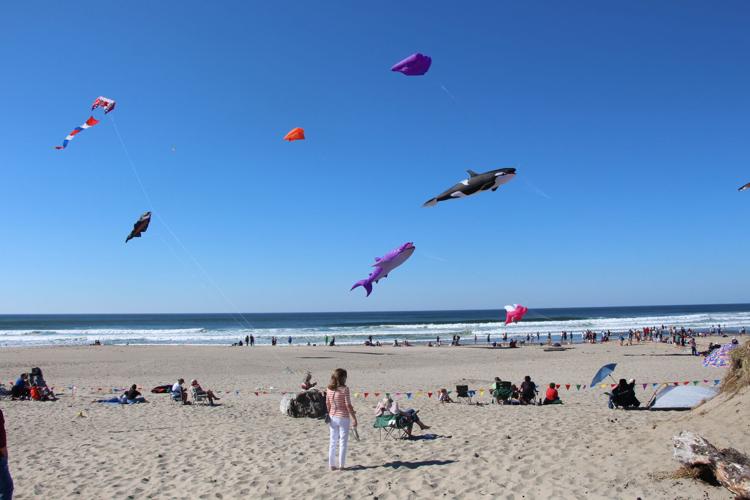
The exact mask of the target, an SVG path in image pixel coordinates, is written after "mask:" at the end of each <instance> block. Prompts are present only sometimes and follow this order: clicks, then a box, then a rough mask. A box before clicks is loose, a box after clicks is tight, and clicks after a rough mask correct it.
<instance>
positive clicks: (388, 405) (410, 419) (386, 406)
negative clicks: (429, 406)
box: [375, 396, 430, 436]
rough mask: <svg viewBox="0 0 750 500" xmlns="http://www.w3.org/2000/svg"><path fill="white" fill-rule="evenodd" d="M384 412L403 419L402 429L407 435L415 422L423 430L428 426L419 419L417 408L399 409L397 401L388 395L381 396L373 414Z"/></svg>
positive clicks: (378, 414)
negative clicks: (381, 398)
mask: <svg viewBox="0 0 750 500" xmlns="http://www.w3.org/2000/svg"><path fill="white" fill-rule="evenodd" d="M386 413H390V414H391V415H394V416H397V417H401V418H403V419H404V430H405V431H406V435H407V436H411V428H412V426H413V425H414V424H417V425H418V426H419V428H420V429H421V430H423V431H424V430H427V429H429V428H430V426H429V425H426V424H425V423H424V422H422V421H421V420H420V419H419V415H417V410H414V409H411V408H410V409H408V410H402V409H400V408H399V406H398V403H397V402H396V401H393V399H391V397H390V396H386V397H385V398H383V400H381V401H380V402H379V403H378V406H377V407H376V408H375V415H377V416H380V415H383V414H386Z"/></svg>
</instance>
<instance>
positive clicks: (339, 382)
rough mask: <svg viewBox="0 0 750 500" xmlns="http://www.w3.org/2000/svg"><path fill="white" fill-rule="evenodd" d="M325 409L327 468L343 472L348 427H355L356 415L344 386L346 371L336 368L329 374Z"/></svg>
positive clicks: (347, 441) (347, 389) (347, 390)
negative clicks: (328, 430) (328, 437)
mask: <svg viewBox="0 0 750 500" xmlns="http://www.w3.org/2000/svg"><path fill="white" fill-rule="evenodd" d="M326 408H327V409H328V418H329V422H328V428H329V429H330V439H329V442H328V467H329V468H330V469H331V470H332V471H334V470H343V469H344V466H345V463H346V448H347V446H348V443H349V425H350V424H351V426H352V427H357V413H356V412H355V411H354V407H353V406H352V401H351V398H350V396H349V388H348V387H347V386H346V370H344V369H343V368H336V369H335V370H334V371H333V373H332V374H331V381H330V382H329V383H328V390H327V391H326ZM337 443H338V452H339V453H338V464H337V461H336V444H337Z"/></svg>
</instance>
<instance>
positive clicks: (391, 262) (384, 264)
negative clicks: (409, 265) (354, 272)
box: [349, 242, 416, 297]
mask: <svg viewBox="0 0 750 500" xmlns="http://www.w3.org/2000/svg"><path fill="white" fill-rule="evenodd" d="M415 249H416V247H415V246H414V243H411V242H409V243H404V244H403V245H401V246H400V247H398V248H397V249H395V250H391V251H390V252H388V253H387V254H385V255H383V256H382V257H375V264H373V265H372V267H374V268H375V269H374V270H373V271H372V272H371V273H370V275H369V276H368V277H367V278H366V279H363V280H359V281H357V282H356V283H355V284H354V286H352V288H351V290H354V289H355V288H357V287H358V286H361V287H364V289H365V290H367V297H369V296H370V293H372V284H373V282H375V283H377V282H378V281H380V280H381V279H383V278H387V277H388V273H390V272H391V271H393V270H394V269H396V268H397V267H398V266H400V265H401V264H403V263H404V262H406V259H408V258H409V257H411V254H413V253H414V250H415ZM351 290H349V291H351Z"/></svg>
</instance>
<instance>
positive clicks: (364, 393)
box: [362, 392, 370, 399]
mask: <svg viewBox="0 0 750 500" xmlns="http://www.w3.org/2000/svg"><path fill="white" fill-rule="evenodd" d="M362 394H363V395H364V396H365V399H367V395H368V394H370V393H369V392H363V393H362Z"/></svg>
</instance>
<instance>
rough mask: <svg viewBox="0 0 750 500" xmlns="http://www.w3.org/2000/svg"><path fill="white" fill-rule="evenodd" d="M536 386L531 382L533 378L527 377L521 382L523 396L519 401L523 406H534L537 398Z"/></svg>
mask: <svg viewBox="0 0 750 500" xmlns="http://www.w3.org/2000/svg"><path fill="white" fill-rule="evenodd" d="M536 393H537V390H536V384H535V383H534V382H532V381H531V377H530V376H528V375H526V376H525V377H524V379H523V382H521V395H520V397H519V400H520V401H521V404H522V405H533V404H534V399H535V398H536Z"/></svg>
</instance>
